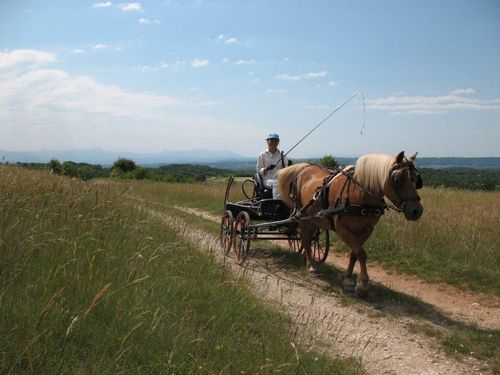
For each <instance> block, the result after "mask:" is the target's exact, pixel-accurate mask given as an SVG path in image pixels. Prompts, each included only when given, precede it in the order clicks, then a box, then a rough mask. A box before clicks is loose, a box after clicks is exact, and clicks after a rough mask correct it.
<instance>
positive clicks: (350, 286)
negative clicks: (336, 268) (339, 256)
mask: <svg viewBox="0 0 500 375" xmlns="http://www.w3.org/2000/svg"><path fill="white" fill-rule="evenodd" d="M357 260H358V258H356V255H355V254H354V252H353V251H352V250H351V252H350V254H349V265H348V266H347V274H346V276H345V279H344V280H343V281H342V289H343V290H344V292H346V293H354V291H355V288H356V281H354V278H353V277H352V274H353V271H354V265H355V264H356V261H357Z"/></svg>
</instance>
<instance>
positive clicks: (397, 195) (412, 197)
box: [384, 151, 424, 220]
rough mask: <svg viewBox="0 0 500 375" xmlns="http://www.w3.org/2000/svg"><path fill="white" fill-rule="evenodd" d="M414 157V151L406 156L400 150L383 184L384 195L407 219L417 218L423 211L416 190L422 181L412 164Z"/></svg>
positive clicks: (415, 156) (415, 155)
mask: <svg viewBox="0 0 500 375" xmlns="http://www.w3.org/2000/svg"><path fill="white" fill-rule="evenodd" d="M416 158H417V154H416V153H415V154H414V155H413V156H411V157H409V158H406V157H405V155H404V151H401V152H400V153H399V155H398V156H396V157H395V159H394V163H393V165H392V168H391V169H390V171H389V175H388V176H387V181H386V184H385V186H384V193H385V196H386V197H387V198H389V200H390V201H391V202H392V203H393V204H394V205H395V206H396V207H398V208H399V209H400V210H401V211H402V212H403V213H404V214H405V217H406V218H407V219H408V220H418V219H419V218H420V216H422V212H423V211H424V208H423V207H422V204H421V203H420V196H419V195H418V192H417V189H420V188H421V187H422V185H423V183H422V176H421V175H420V172H419V171H418V170H417V169H416V168H415V165H414V164H413V163H414V162H415V159H416Z"/></svg>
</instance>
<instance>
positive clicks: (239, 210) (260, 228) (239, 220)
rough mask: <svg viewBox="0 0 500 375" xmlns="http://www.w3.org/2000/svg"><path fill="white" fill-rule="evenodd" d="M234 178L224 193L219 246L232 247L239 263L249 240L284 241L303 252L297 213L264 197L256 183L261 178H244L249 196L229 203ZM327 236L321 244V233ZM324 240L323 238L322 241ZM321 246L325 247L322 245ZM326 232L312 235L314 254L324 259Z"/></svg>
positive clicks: (260, 187)
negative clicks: (250, 192)
mask: <svg viewBox="0 0 500 375" xmlns="http://www.w3.org/2000/svg"><path fill="white" fill-rule="evenodd" d="M233 181H234V178H233V177H230V179H229V181H228V184H227V187H226V194H225V196H224V214H223V217H222V221H221V231H220V239H221V244H222V248H223V250H224V251H225V252H228V251H229V249H230V248H231V247H232V248H233V252H234V253H235V259H236V261H237V263H238V264H242V263H243V262H244V261H245V259H246V256H247V254H248V251H249V248H250V242H251V241H252V240H259V239H260V240H286V241H288V245H289V247H290V249H291V250H292V251H294V252H297V253H300V252H302V245H301V238H300V233H299V230H298V227H299V220H300V219H299V218H298V217H297V215H296V213H295V212H294V211H293V210H292V209H291V208H290V207H289V206H287V205H286V204H285V202H283V201H282V200H280V199H272V198H264V197H266V196H267V195H266V192H265V191H264V190H265V189H264V188H263V187H262V185H260V184H259V182H260V179H259V178H255V177H254V179H253V180H250V179H247V180H245V181H244V182H243V186H244V185H245V183H246V182H248V183H251V184H252V185H253V193H252V195H250V194H247V193H246V192H245V189H244V187H243V194H244V195H245V196H246V197H247V198H248V199H247V200H244V201H239V202H229V201H228V197H229V190H230V188H231V185H232V183H233ZM321 233H324V235H326V243H325V244H324V245H320V235H321ZM323 242H324V241H323ZM322 246H324V247H322ZM328 248H329V236H328V231H322V230H320V229H318V231H317V232H316V234H315V236H314V238H313V257H314V258H315V260H316V261H319V262H324V261H325V259H326V256H327V255H328Z"/></svg>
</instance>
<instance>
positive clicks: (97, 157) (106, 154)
mask: <svg viewBox="0 0 500 375" xmlns="http://www.w3.org/2000/svg"><path fill="white" fill-rule="evenodd" d="M118 158H127V159H132V160H133V161H135V162H136V163H137V164H140V165H153V164H172V163H207V162H217V161H225V160H239V159H245V158H243V157H242V156H241V155H238V154H235V153H233V152H230V151H211V150H203V149H197V150H187V151H162V152H159V153H144V154H142V153H133V152H114V151H106V150H102V149H100V148H94V149H88V150H64V151H50V150H42V151H6V150H0V159H2V160H4V161H6V162H10V163H16V162H21V163H47V162H48V161H50V160H51V159H57V160H59V161H61V162H63V161H69V160H71V161H74V162H77V163H89V164H101V165H105V166H106V165H112V164H113V163H114V162H115V161H116V160H117V159H118Z"/></svg>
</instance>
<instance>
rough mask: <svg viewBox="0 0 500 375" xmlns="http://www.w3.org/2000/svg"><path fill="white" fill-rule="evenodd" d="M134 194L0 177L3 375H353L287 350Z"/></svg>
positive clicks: (244, 295)
mask: <svg viewBox="0 0 500 375" xmlns="http://www.w3.org/2000/svg"><path fill="white" fill-rule="evenodd" d="M131 186H134V184H133V183H130V184H127V183H108V182H105V181H100V182H99V181H96V182H93V183H85V182H81V181H73V180H70V179H67V178H63V177H57V176H51V175H49V174H47V173H44V172H36V171H27V170H24V169H19V168H16V167H13V166H5V165H0V199H1V202H2V204H1V205H0V254H1V257H0V316H1V319H0V332H1V334H0V373H6V374H10V373H26V372H29V373H46V374H48V373H51V374H56V373H57V374H74V373H89V374H107V373H124V372H130V373H147V374H154V373H158V374H164V373H200V374H205V373H206V374H212V373H240V371H241V370H244V371H247V372H250V373H257V372H260V371H261V370H260V369H261V368H264V369H266V370H265V371H264V372H268V373H271V372H272V371H273V370H274V369H280V368H281V369H286V371H293V372H294V373H356V369H355V368H354V367H352V366H351V367H350V365H346V364H343V363H341V362H338V361H331V360H329V359H328V358H326V357H325V356H322V355H318V354H317V353H313V352H305V351H303V350H302V349H301V348H300V347H292V346H291V345H290V341H292V342H293V340H294V337H293V333H292V332H291V330H290V322H289V321H288V319H286V318H284V317H283V316H281V315H280V314H278V313H276V312H274V311H272V310H271V309H268V308H265V307H263V306H262V305H261V303H260V302H259V301H257V300H256V299H255V298H254V297H253V296H252V294H251V293H250V292H249V291H248V290H247V289H246V287H245V285H243V284H242V283H241V282H240V281H238V280H233V279H232V278H231V276H230V275H229V274H227V272H226V271H225V270H224V268H221V267H219V266H218V265H217V264H216V263H215V262H214V259H213V258H211V257H208V256H206V255H205V254H201V253H200V252H198V251H196V249H194V248H192V247H190V246H189V245H187V244H186V243H184V242H183V241H182V240H180V239H179V238H178V235H177V234H176V233H175V232H174V231H171V230H169V229H168V228H166V227H165V226H164V225H163V224H162V223H161V222H160V221H157V220H154V219H152V218H149V217H148V216H147V215H145V214H143V213H141V212H140V211H138V210H136V209H135V208H134V207H132V205H130V204H128V203H129V199H128V197H127V194H128V191H129V190H130V187H131ZM157 186H158V188H164V187H165V186H167V185H165V184H160V185H157ZM178 187H179V186H176V188H178ZM182 193H183V191H182V189H181V190H178V191H177V192H176V194H179V195H180V194H182ZM184 193H185V191H184ZM193 195H194V194H193ZM200 198H201V196H200ZM297 355H298V357H299V358H300V362H297Z"/></svg>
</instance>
